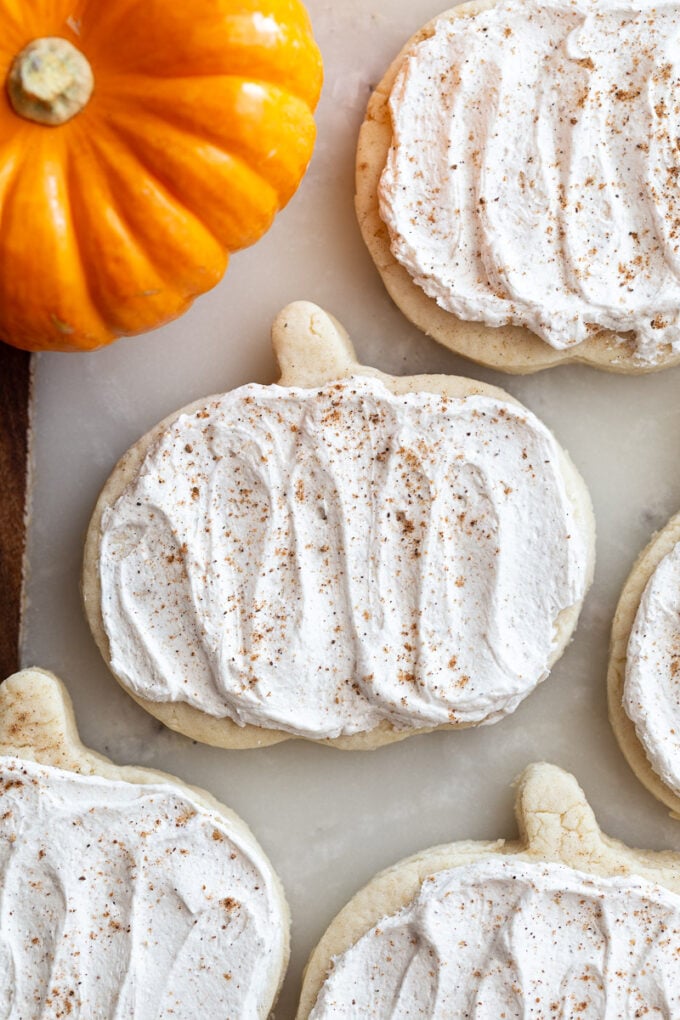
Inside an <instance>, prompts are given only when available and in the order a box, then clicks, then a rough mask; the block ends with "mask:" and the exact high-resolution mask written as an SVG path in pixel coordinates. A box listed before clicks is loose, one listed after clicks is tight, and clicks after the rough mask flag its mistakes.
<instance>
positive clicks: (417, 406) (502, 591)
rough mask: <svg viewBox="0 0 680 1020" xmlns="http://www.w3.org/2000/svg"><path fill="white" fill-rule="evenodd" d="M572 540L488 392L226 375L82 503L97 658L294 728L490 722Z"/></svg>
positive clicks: (552, 595) (538, 433)
mask: <svg viewBox="0 0 680 1020" xmlns="http://www.w3.org/2000/svg"><path fill="white" fill-rule="evenodd" d="M588 542H589V538H588V537H587V530H586V527H585V524H584V521H583V519H582V518H581V517H580V511H579V509H578V507H577V505H576V502H574V497H572V496H571V495H570V494H569V493H568V492H567V490H566V486H565V475H564V471H563V455H562V453H561V451H560V449H559V447H558V446H557V443H556V442H555V440H554V438H553V437H552V435H551V434H550V433H549V432H548V430H547V429H546V428H545V427H544V426H543V425H542V424H541V423H540V422H539V421H538V420H537V419H536V418H535V417H534V416H533V415H532V414H531V413H530V412H528V411H527V410H526V409H525V408H522V407H520V406H517V405H515V404H513V403H511V402H510V401H508V402H504V401H503V400H498V399H491V398H489V397H482V396H470V397H466V398H464V399H462V398H461V399H451V398H442V397H440V396H436V395H433V394H430V393H408V394H405V395H399V396H397V395H394V394H392V393H391V392H390V391H389V390H388V389H387V387H386V386H385V385H384V384H383V383H382V382H380V381H378V380H377V379H371V378H366V377H355V378H352V379H350V380H348V381H347V380H346V381H343V382H338V383H331V384H328V385H326V386H324V387H323V388H321V389H317V390H307V389H288V388H282V387H276V386H258V385H251V386H246V387H244V388H242V389H240V390H235V391H233V392H231V393H228V394H226V395H224V396H222V397H218V398H216V399H215V400H213V401H212V402H210V403H209V404H207V405H206V406H205V407H204V408H203V409H200V410H198V411H196V412H194V413H191V414H183V415H181V416H180V417H179V418H178V419H176V420H175V421H174V423H173V424H171V425H169V426H168V428H167V429H166V430H165V431H164V433H163V434H162V435H161V436H160V438H158V439H157V440H156V441H155V442H154V443H153V444H152V446H151V448H150V449H149V450H148V453H147V456H146V459H145V460H144V463H143V465H142V467H141V469H140V470H139V471H138V473H137V474H136V476H135V477H134V478H133V479H132V480H131V481H130V483H129V484H128V486H127V488H126V489H125V491H124V492H123V493H122V495H121V496H120V497H119V499H118V500H117V501H116V502H115V504H114V505H113V506H111V507H109V508H108V509H107V510H106V511H105V513H104V515H103V518H102V524H101V542H100V556H99V573H100V579H101V589H102V614H103V620H104V626H105V628H106V633H107V635H108V639H109V644H110V653H111V664H112V668H113V670H114V672H116V674H117V675H118V676H119V677H121V678H122V679H123V681H124V683H125V684H126V685H127V686H129V687H130V688H131V689H132V690H133V691H134V692H135V693H136V694H138V695H140V696H142V697H144V698H147V699H149V700H151V701H184V702H186V703H188V704H190V705H193V706H195V707H196V708H199V709H201V710H202V711H204V712H207V713H209V714H210V715H213V716H217V717H229V718H231V719H233V720H235V721H236V722H237V723H252V724H255V725H259V726H265V727H273V728H277V729H281V730H284V731H286V732H288V733H291V734H295V735H300V736H307V737H319V738H322V737H335V736H338V735H341V734H353V733H358V732H362V731H367V730H370V729H372V728H374V727H375V726H377V725H378V724H379V723H380V722H381V721H382V720H387V721H389V722H390V723H392V724H393V725H394V726H396V727H425V726H436V725H439V724H442V723H449V722H466V723H477V722H481V721H485V720H489V719H493V718H497V717H499V716H501V715H503V714H505V713H507V712H510V711H512V710H513V709H514V708H515V707H516V706H517V704H518V703H519V702H520V701H521V699H522V698H523V697H525V696H526V695H527V694H528V693H529V692H530V691H531V690H532V689H533V688H534V687H535V686H536V684H537V683H538V682H539V681H540V680H542V679H543V678H544V677H545V676H546V675H547V673H548V669H549V664H550V661H551V656H552V655H553V653H554V652H555V649H556V648H557V647H558V646H560V647H561V643H563V641H564V634H560V632H559V625H558V620H559V618H560V614H561V613H562V612H563V611H564V610H567V609H569V608H570V607H573V606H578V604H580V601H581V600H582V598H583V595H584V591H585V588H586V586H587V583H588V572H589V552H588ZM573 622H574V621H573V620H572V622H571V624H570V626H572V625H573Z"/></svg>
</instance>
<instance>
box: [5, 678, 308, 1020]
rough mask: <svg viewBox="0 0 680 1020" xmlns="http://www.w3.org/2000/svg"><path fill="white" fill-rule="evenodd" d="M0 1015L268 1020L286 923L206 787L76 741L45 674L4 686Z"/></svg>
mask: <svg viewBox="0 0 680 1020" xmlns="http://www.w3.org/2000/svg"><path fill="white" fill-rule="evenodd" d="M0 897H1V899H2V904H3V910H2V914H1V916H0V971H1V972H2V1004H3V1010H2V1015H3V1016H5V1017H7V1018H8V1020H19V1018H24V1017H25V1018H29V1017H31V1018H35V1017H38V1016H40V1017H48V1016H49V1017H66V1016H71V1015H72V1016H74V1017H75V1016H78V1017H92V1018H94V1017H96V1018H97V1020H115V1018H120V1017H123V1016H125V1017H133V1016H134V1017H140V1018H142V1017H143V1018H144V1020H154V1018H158V1020H160V1018H161V1017H173V1018H177V1020H190V1018H191V1017H195V1016H196V1015H200V1016H205V1017H218V1016H219V1017H234V1018H235V1017H242V1018H244V1020H245V1018H248V1020H265V1018H266V1017H268V1016H269V1013H270V1010H271V1008H272V1005H273V1003H274V1000H275V998H276V996H277V994H278V989H279V986H280V984H281V981H282V979H283V974H284V971H285V968H286V964H287V960H288V928H289V916H288V908H287V905H286V902H285V898H284V895H283V891H282V889H281V886H280V883H279V880H278V878H277V876H276V874H275V873H274V871H273V869H272V866H271V864H270V863H269V861H268V860H267V858H266V857H265V855H264V853H263V851H262V850H261V848H260V847H259V846H258V844H257V843H256V841H255V839H254V837H253V835H252V833H251V832H250V831H249V830H248V828H247V827H246V825H245V824H244V823H243V822H242V821H241V819H240V818H238V817H237V816H236V815H235V814H234V813H233V812H231V811H229V810H228V809H227V808H225V807H223V805H221V804H219V803H218V802H217V801H216V800H214V799H213V798H212V797H211V796H210V795H209V794H207V793H204V792H203V791H201V790H197V789H194V788H192V787H188V786H186V785H185V784H184V783H182V782H180V781H179V780H178V779H174V778H173V777H172V776H168V775H165V774H164V773H161V772H153V771H151V770H149V769H142V768H134V767H130V766H126V767H118V766H116V765H114V764H113V763H112V762H110V761H109V760H108V759H106V758H104V757H102V756H101V755H98V754H96V753H95V752H93V751H90V750H89V749H88V748H86V747H84V746H83V745H82V744H81V742H80V740H79V738H78V733H77V730H76V725H75V720H74V717H73V710H72V707H71V702H70V700H69V698H68V695H67V693H66V690H65V688H64V687H63V686H62V684H61V683H60V682H59V681H58V680H57V679H56V678H55V677H54V676H52V675H51V674H49V673H45V672H44V671H42V670H37V669H30V670H24V671H23V672H22V673H17V674H16V675H15V676H13V677H10V679H9V680H6V681H5V683H3V684H2V686H0Z"/></svg>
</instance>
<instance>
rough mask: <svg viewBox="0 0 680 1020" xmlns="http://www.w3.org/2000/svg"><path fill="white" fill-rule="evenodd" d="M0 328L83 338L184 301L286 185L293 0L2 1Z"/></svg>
mask: <svg viewBox="0 0 680 1020" xmlns="http://www.w3.org/2000/svg"><path fill="white" fill-rule="evenodd" d="M0 25H1V26H2V32H0V77H2V80H3V81H4V83H5V88H4V90H3V95H2V98H1V99H0V137H1V138H2V144H1V146H0V207H1V209H2V232H1V234H0V339H2V340H5V341H6V342H8V343H10V344H13V345H14V346H16V347H21V348H25V349H28V350H33V351H37V350H48V351H49V350H52V351H69V350H70V351H78V350H91V349H93V348H96V347H101V346H102V345H103V344H107V343H109V342H110V341H111V340H113V339H115V338H116V337H117V336H121V335H129V334H134V333H141V332H144V331H146V330H149V329H152V328H154V327H155V326H158V325H160V324H161V323H163V322H166V321H168V320H169V319H172V318H174V317H175V316H177V315H179V314H181V313H182V312H183V311H185V310H186V309H187V308H188V307H189V305H190V304H191V302H192V300H193V299H194V298H195V297H196V296H197V295H199V294H202V293H204V292H205V291H206V290H208V289H209V288H211V287H213V286H214V285H215V284H216V283H217V282H218V281H219V280H220V278H221V277H222V274H223V273H224V270H225V268H226V266H227V262H228V259H229V255H230V253H231V252H234V251H237V250H238V249H240V248H243V247H244V246H246V245H250V244H252V243H253V242H254V241H257V239H258V238H259V237H260V236H261V235H262V234H263V233H264V232H265V231H266V230H267V229H268V227H269V226H270V224H271V223H272V220H273V218H274V216H275V214H276V213H277V212H278V210H279V209H280V208H281V207H282V206H284V205H285V204H286V202H287V201H288V200H289V198H290V197H291V195H292V194H293V192H294V191H295V189H296V187H297V185H298V183H299V181H300V179H301V177H302V175H303V173H304V171H305V169H306V167H307V164H308V162H309V159H310V156H311V153H312V148H313V145H314V138H315V126H314V120H313V116H312V115H313V111H314V108H315V106H316V103H317V100H318V96H319V90H320V87H321V76H322V67H321V57H320V54H319V51H318V49H317V47H316V44H315V42H314V39H313V36H312V31H311V26H310V23H309V18H308V15H307V12H306V10H305V8H304V6H303V4H302V3H301V2H300V0H238V2H236V0H191V2H190V3H172V4H167V3H161V2H160V0H107V2H106V3H101V2H100V0H78V2H75V3H74V2H71V0H69V2H66V0H57V2H53V0H31V2H30V3H17V2H12V3H10V2H8V0H3V2H2V3H1V4H0Z"/></svg>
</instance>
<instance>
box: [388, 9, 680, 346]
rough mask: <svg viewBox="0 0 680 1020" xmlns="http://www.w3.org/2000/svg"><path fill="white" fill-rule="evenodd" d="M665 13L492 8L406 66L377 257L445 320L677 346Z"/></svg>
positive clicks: (674, 171)
mask: <svg viewBox="0 0 680 1020" xmlns="http://www.w3.org/2000/svg"><path fill="white" fill-rule="evenodd" d="M679 82H680V6H679V5H678V3H677V2H675V3H673V2H665V0H661V2H660V3H652V2H651V0H637V2H635V0H634V2H631V0H576V2H567V0H543V2H540V3H539V2H537V0H508V2H500V3H498V4H497V5H496V6H494V7H492V8H491V9H488V10H485V11H483V12H482V13H479V14H477V15H475V16H474V17H462V18H453V17H451V18H448V17H443V18H441V19H440V20H439V21H438V22H437V25H436V30H435V32H434V34H433V35H432V36H431V37H430V38H428V39H426V40H425V41H423V42H421V43H419V44H417V45H416V46H414V47H413V49H412V50H411V51H410V52H409V54H408V55H407V57H406V58H405V60H404V63H403V66H402V68H401V70H400V73H399V75H398V78H397V80H396V83H395V85H394V88H393V90H392V94H391V99H390V110H391V115H392V121H393V145H392V148H391V149H390V153H389V157H388V159H387V163H386V166H385V169H384V173H383V176H382V181H381V185H380V213H381V217H382V219H383V220H384V222H385V223H386V224H387V227H388V229H389V233H390V238H391V245H392V251H393V253H394V255H395V257H396V258H397V259H398V261H399V262H401V263H402V264H403V265H404V266H405V267H406V269H407V270H408V272H409V273H410V274H411V276H412V277H413V279H414V280H415V282H416V283H417V284H419V286H420V287H422V288H423V290H424V291H425V293H426V294H428V295H429V296H430V297H432V298H434V299H435V300H436V301H437V303H438V304H439V305H441V307H442V308H444V309H446V310H447V311H450V312H453V313H454V314H455V315H457V316H458V317H459V318H462V319H472V320H478V321H483V322H485V323H487V324H488V325H490V326H499V325H503V324H506V323H514V324H516V325H522V326H527V327H528V328H529V329H531V330H533V331H534V332H535V333H537V334H538V336H540V337H542V338H543V339H544V340H545V341H547V342H548V343H549V344H550V345H552V346H553V347H555V348H557V349H563V348H566V347H570V346H572V345H573V344H577V343H580V342H581V341H583V340H585V339H586V338H588V337H589V336H591V335H593V333H595V332H597V331H599V330H600V329H603V328H604V329H608V330H613V331H614V332H616V333H619V334H620V333H623V332H630V333H632V334H635V336H636V341H637V352H638V355H639V356H640V358H642V359H644V360H647V361H649V362H654V361H656V360H658V358H659V356H660V353H661V350H660V348H661V346H662V345H665V344H671V345H672V347H673V349H674V350H676V351H677V350H680V152H679V151H678V148H677V136H678V134H679V131H680V105H679V104H678V87H679Z"/></svg>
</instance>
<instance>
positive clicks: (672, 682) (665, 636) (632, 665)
mask: <svg viewBox="0 0 680 1020" xmlns="http://www.w3.org/2000/svg"><path fill="white" fill-rule="evenodd" d="M607 685H608V696H609V718H610V720H611V723H612V726H613V728H614V733H615V734H616V737H617V739H618V741H619V745H620V747H621V750H622V751H623V753H624V755H625V756H626V759H627V760H628V764H629V765H630V766H631V768H632V769H633V771H634V772H635V774H636V775H637V777H638V779H640V781H641V782H642V783H644V785H645V786H646V787H647V789H648V790H649V791H650V792H651V793H653V794H654V796H655V797H656V798H657V799H658V800H660V801H662V802H663V803H664V804H666V805H667V806H668V807H669V808H671V810H672V813H673V814H675V815H677V816H678V817H680V514H678V515H676V516H675V517H673V518H672V519H671V520H670V521H669V522H668V524H667V525H666V527H665V528H663V530H662V531H660V532H658V533H657V534H656V535H654V537H653V538H652V540H651V541H650V543H649V545H648V546H647V547H646V549H644V550H643V552H642V553H641V554H640V556H639V557H638V559H637V561H636V563H635V566H634V567H633V569H632V571H631V574H630V576H629V578H628V580H627V581H626V584H625V585H624V588H623V591H622V593H621V597H620V599H619V604H618V606H617V608H616V615H615V616H614V623H613V626H612V637H611V651H610V659H609V672H608V678H607Z"/></svg>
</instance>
